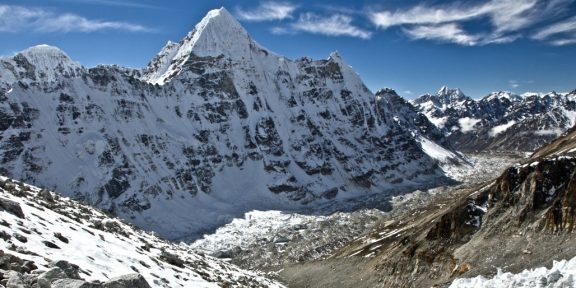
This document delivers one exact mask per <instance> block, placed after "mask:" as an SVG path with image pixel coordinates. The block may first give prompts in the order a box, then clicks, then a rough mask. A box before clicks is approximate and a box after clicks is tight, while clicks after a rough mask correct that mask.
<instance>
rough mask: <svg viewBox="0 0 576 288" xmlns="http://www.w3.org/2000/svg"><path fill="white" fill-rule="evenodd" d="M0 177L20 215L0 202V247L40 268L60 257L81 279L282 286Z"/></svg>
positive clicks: (2, 192)
mask: <svg viewBox="0 0 576 288" xmlns="http://www.w3.org/2000/svg"><path fill="white" fill-rule="evenodd" d="M0 181H1V182H2V183H1V186H0V187H2V188H0V200H2V201H6V200H8V201H14V202H16V203H18V204H19V205H20V207H21V208H22V212H23V213H24V218H20V217H18V216H16V215H14V214H13V213H10V212H8V211H6V210H7V209H5V208H2V207H3V206H2V205H0V219H1V222H2V223H0V224H1V225H2V226H0V233H1V234H2V235H12V237H11V238H10V237H8V239H7V238H5V237H2V239H0V250H3V251H7V252H8V253H10V254H13V255H15V256H17V257H19V258H22V259H26V260H32V261H34V262H35V263H36V265H37V266H38V267H39V268H40V269H46V268H47V267H48V265H49V263H50V261H57V260H66V261H69V262H70V263H73V264H76V265H78V266H79V267H80V269H81V271H82V273H81V275H80V276H81V277H83V278H85V279H86V280H87V281H94V280H99V281H106V280H108V279H110V278H113V277H116V276H121V275H125V274H130V273H135V272H136V273H140V274H142V275H143V276H144V278H146V280H147V281H148V283H150V285H152V286H153V287H221V286H223V285H229V286H231V287H246V286H247V285H248V286H250V287H252V285H253V286H254V287H282V285H280V284H278V283H274V282H272V281H270V280H267V279H265V278H264V277H261V276H259V275H257V274H255V273H251V272H248V271H244V270H241V269H239V268H236V267H235V266H233V265H230V264H228V263H225V262H221V261H218V260H216V259H212V258H210V257H205V256H200V255H197V254H194V253H192V252H191V250H190V249H189V247H188V246H186V245H177V244H174V243H171V242H168V241H165V240H162V239H160V238H158V237H157V236H155V235H153V234H149V233H146V232H143V231H139V230H137V229H135V228H133V227H131V226H129V225H127V224H125V223H123V222H121V221H119V220H116V219H113V218H110V217H109V216H107V215H105V214H104V213H102V212H100V211H97V210H95V209H93V208H90V207H88V206H84V205H81V204H78V203H77V202H75V201H73V200H70V199H68V198H63V197H59V196H58V195H56V194H53V193H49V192H47V191H42V192H41V191H40V189H38V188H34V187H30V186H25V185H21V184H19V183H12V182H4V181H5V178H0ZM46 193H48V194H46ZM45 195H47V196H45ZM16 235H18V237H16ZM47 243H50V244H47Z"/></svg>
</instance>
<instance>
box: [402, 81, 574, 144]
mask: <svg viewBox="0 0 576 288" xmlns="http://www.w3.org/2000/svg"><path fill="white" fill-rule="evenodd" d="M411 103H412V104H413V105H414V106H415V107H416V108H417V109H418V111H420V112H422V113H424V114H425V115H426V116H427V117H428V119H429V120H430V121H431V122H432V123H434V124H435V125H436V126H437V127H438V128H439V129H441V130H442V131H443V133H444V134H445V136H446V137H447V141H448V142H449V143H450V144H452V145H453V147H455V148H456V149H458V150H460V151H464V152H480V151H505V152H506V151H534V150H535V149H537V148H539V147H541V146H542V145H544V144H546V143H549V142H550V141H551V140H553V139H555V138H556V137H558V136H560V135H561V134H562V133H564V132H565V131H566V130H568V129H569V128H571V127H572V126H574V124H575V123H576V91H572V92H569V93H556V92H551V93H546V94H540V93H526V94H523V95H514V94H512V93H510V92H495V93H492V94H490V95H488V96H486V97H484V98H482V99H480V100H474V99H472V98H470V97H468V96H466V95H464V93H462V91H460V89H448V88H447V87H442V88H441V89H440V91H438V93H436V94H435V95H430V94H426V95H422V96H420V97H418V98H416V99H414V100H412V101H411Z"/></svg>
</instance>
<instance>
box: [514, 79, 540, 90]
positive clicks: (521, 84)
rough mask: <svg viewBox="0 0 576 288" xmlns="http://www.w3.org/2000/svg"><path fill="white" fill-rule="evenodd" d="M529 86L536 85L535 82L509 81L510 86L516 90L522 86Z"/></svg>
mask: <svg viewBox="0 0 576 288" xmlns="http://www.w3.org/2000/svg"><path fill="white" fill-rule="evenodd" d="M527 84H534V80H527V81H518V80H509V81H508V85H510V87H512V89H516V88H518V87H520V86H523V85H527Z"/></svg>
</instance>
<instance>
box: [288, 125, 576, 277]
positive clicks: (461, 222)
mask: <svg viewBox="0 0 576 288" xmlns="http://www.w3.org/2000/svg"><path fill="white" fill-rule="evenodd" d="M575 156H576V130H574V129H572V130H570V131H569V133H567V134H566V135H564V136H563V137H560V138H559V139H557V140H555V141H554V142H552V143H551V144H549V145H547V146H545V147H543V148H541V149H539V150H538V151H536V152H535V153H534V154H533V155H532V156H531V157H530V158H529V159H527V160H525V161H524V162H522V163H520V164H516V165H513V166H511V167H509V168H508V169H506V170H505V171H503V173H502V174H501V176H500V177H498V178H497V179H494V180H493V181H489V182H487V183H485V184H482V185H479V186H477V187H475V188H470V189H462V190H457V191H453V193H450V195H445V196H444V197H437V198H436V199H435V200H434V201H432V202H431V203H427V204H425V205H421V206H420V207H417V208H412V209H408V211H405V212H404V213H399V215H396V216H395V217H393V218H392V219H385V220H384V221H383V222H382V223H381V224H380V225H379V227H378V228H375V229H374V230H373V231H372V232H370V233H368V234H366V235H365V236H363V237H361V238H358V239H357V240H356V241H355V242H353V243H352V244H351V245H348V246H347V247H345V248H343V249H340V250H339V251H338V252H336V253H334V254H333V255H332V256H331V257H329V258H327V259H324V260H319V261H315V262H311V263H305V264H302V265H295V266H293V267H290V268H287V269H285V270H284V271H283V272H282V273H283V275H284V276H283V277H285V279H286V281H288V283H289V285H290V287H304V286H306V284H305V283H304V281H302V280H301V279H308V280H307V281H306V282H307V283H315V284H314V285H313V287H323V286H322V285H324V286H326V285H333V287H347V286H349V285H353V283H357V284H355V285H356V286H355V287H431V286H434V285H439V286H440V287H443V286H448V285H449V284H450V283H451V281H452V280H453V279H455V278H462V277H473V276H476V275H488V276H490V275H494V274H495V273H496V268H502V269H505V270H506V271H510V272H515V273H517V272H520V271H522V270H523V269H526V268H534V267H541V266H548V267H549V266H550V265H551V264H552V260H562V259H570V258H572V257H574V256H576V248H575V247H576V245H575V244H576V243H575V240H574V237H573V232H574V227H575V226H574V224H575V223H574V221H575V219H576V217H575V214H574V213H575V212H574V211H576V202H575V201H574V199H576V198H575V194H574V193H575V191H576V186H575V185H576V180H575V179H576V178H575V177H576V176H575V175H576V174H575V171H576V169H575V168H576V158H575ZM556 274H558V275H556ZM556 274H554V275H556V276H558V277H556V276H555V277H553V278H550V279H547V278H543V279H540V280H539V281H540V282H541V283H540V282H539V283H540V284H541V285H543V286H541V287H561V285H568V284H569V283H572V284H574V283H573V280H571V279H572V278H571V277H572V276H571V275H568V274H566V275H564V274H561V273H556ZM315 275H323V276H322V277H319V276H318V277H317V276H315ZM343 275H353V276H352V277H345V276H343ZM562 283H563V284H562ZM540 284H538V285H540ZM572 284H570V285H572ZM534 285H536V284H534ZM558 285H560V286H558ZM306 287H311V286H306ZM562 287H563V286H562Z"/></svg>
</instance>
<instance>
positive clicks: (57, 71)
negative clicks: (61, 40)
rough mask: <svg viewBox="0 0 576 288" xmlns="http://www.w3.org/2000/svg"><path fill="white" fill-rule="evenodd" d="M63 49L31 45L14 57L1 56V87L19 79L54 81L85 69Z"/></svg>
mask: <svg viewBox="0 0 576 288" xmlns="http://www.w3.org/2000/svg"><path fill="white" fill-rule="evenodd" d="M84 70H85V69H84V67H82V65H80V64H79V63H78V62H75V61H72V59H70V57H68V55H66V53H64V52H63V51H62V50H60V49H58V48H56V47H54V46H49V45H38V46H34V47H30V48H28V49H26V50H24V51H22V52H20V53H18V54H16V55H14V56H13V57H4V58H0V88H7V86H8V85H10V84H13V83H15V82H17V81H22V82H23V83H29V82H32V81H34V82H38V83H52V82H55V81H57V80H58V79H59V78H60V77H65V78H71V77H75V76H78V75H81V73H82V72H83V71H84Z"/></svg>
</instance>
